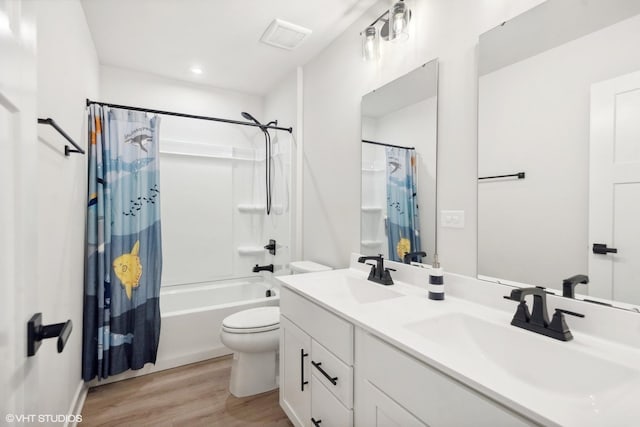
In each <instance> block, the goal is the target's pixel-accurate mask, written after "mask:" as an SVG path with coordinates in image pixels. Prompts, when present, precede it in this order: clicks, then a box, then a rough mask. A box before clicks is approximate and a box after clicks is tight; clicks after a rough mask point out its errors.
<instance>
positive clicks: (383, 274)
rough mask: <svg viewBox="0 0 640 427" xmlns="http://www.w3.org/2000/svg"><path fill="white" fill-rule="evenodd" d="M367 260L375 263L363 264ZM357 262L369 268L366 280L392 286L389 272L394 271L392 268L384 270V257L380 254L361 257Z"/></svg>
mask: <svg viewBox="0 0 640 427" xmlns="http://www.w3.org/2000/svg"><path fill="white" fill-rule="evenodd" d="M368 260H372V261H375V262H376V263H375V264H369V263H368V262H365V261H368ZM358 262H361V263H363V264H367V265H370V266H371V271H370V272H369V277H368V280H371V281H372V282H375V283H379V284H381V285H385V286H388V285H393V279H392V278H391V272H390V271H395V270H394V269H392V268H384V257H383V256H382V254H379V255H376V256H361V257H360V258H358Z"/></svg>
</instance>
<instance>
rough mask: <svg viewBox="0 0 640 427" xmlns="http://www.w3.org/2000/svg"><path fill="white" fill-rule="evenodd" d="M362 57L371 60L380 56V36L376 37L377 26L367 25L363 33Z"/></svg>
mask: <svg viewBox="0 0 640 427" xmlns="http://www.w3.org/2000/svg"><path fill="white" fill-rule="evenodd" d="M362 35H363V39H362V58H363V59H364V60H365V61H371V60H374V59H376V58H377V57H378V37H376V28H375V27H373V26H370V27H367V28H366V29H365V30H364V32H363V33H362Z"/></svg>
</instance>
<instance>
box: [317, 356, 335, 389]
mask: <svg viewBox="0 0 640 427" xmlns="http://www.w3.org/2000/svg"><path fill="white" fill-rule="evenodd" d="M311 364H312V365H313V366H314V367H315V368H316V369H317V370H318V371H320V373H321V374H322V375H324V377H325V378H326V379H328V380H329V382H330V383H331V384H333V385H338V377H332V376H331V375H329V374H328V373H327V371H325V370H324V369H322V368H321V366H322V362H314V361H313V360H312V361H311Z"/></svg>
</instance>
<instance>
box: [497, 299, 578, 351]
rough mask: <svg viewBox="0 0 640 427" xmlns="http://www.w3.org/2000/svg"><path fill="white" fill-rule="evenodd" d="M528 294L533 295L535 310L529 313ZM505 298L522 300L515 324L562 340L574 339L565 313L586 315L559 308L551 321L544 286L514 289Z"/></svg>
mask: <svg viewBox="0 0 640 427" xmlns="http://www.w3.org/2000/svg"><path fill="white" fill-rule="evenodd" d="M527 295H533V311H532V312H531V313H529V307H527V302H526V301H525V297H526V296H527ZM505 298H506V299H509V300H512V301H519V302H520V303H519V304H518V308H517V309H516V314H515V315H514V316H513V319H512V320H511V324H512V325H513V326H517V327H518V328H523V329H526V330H529V331H532V332H536V333H538V334H542V335H546V336H548V337H550V338H554V339H557V340H561V341H569V340H571V339H573V335H571V331H570V330H569V327H568V326H567V323H566V322H565V320H564V315H565V314H570V315H572V316H577V317H584V314H580V313H574V312H573V311H569V310H562V309H560V308H557V309H556V310H555V313H554V315H553V319H552V320H551V322H549V316H548V314H547V291H546V290H545V288H542V287H535V288H522V289H514V290H512V291H511V295H509V296H505Z"/></svg>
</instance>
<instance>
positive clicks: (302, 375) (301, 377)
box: [300, 348, 309, 391]
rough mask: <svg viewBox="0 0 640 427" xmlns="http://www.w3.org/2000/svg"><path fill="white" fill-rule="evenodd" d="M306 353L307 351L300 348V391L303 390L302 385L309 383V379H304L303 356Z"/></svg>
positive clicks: (305, 355)
mask: <svg viewBox="0 0 640 427" xmlns="http://www.w3.org/2000/svg"><path fill="white" fill-rule="evenodd" d="M308 355H309V353H305V352H304V348H301V349H300V391H304V386H305V385H307V384H309V381H305V380H304V358H305V357H307V356H308Z"/></svg>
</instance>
